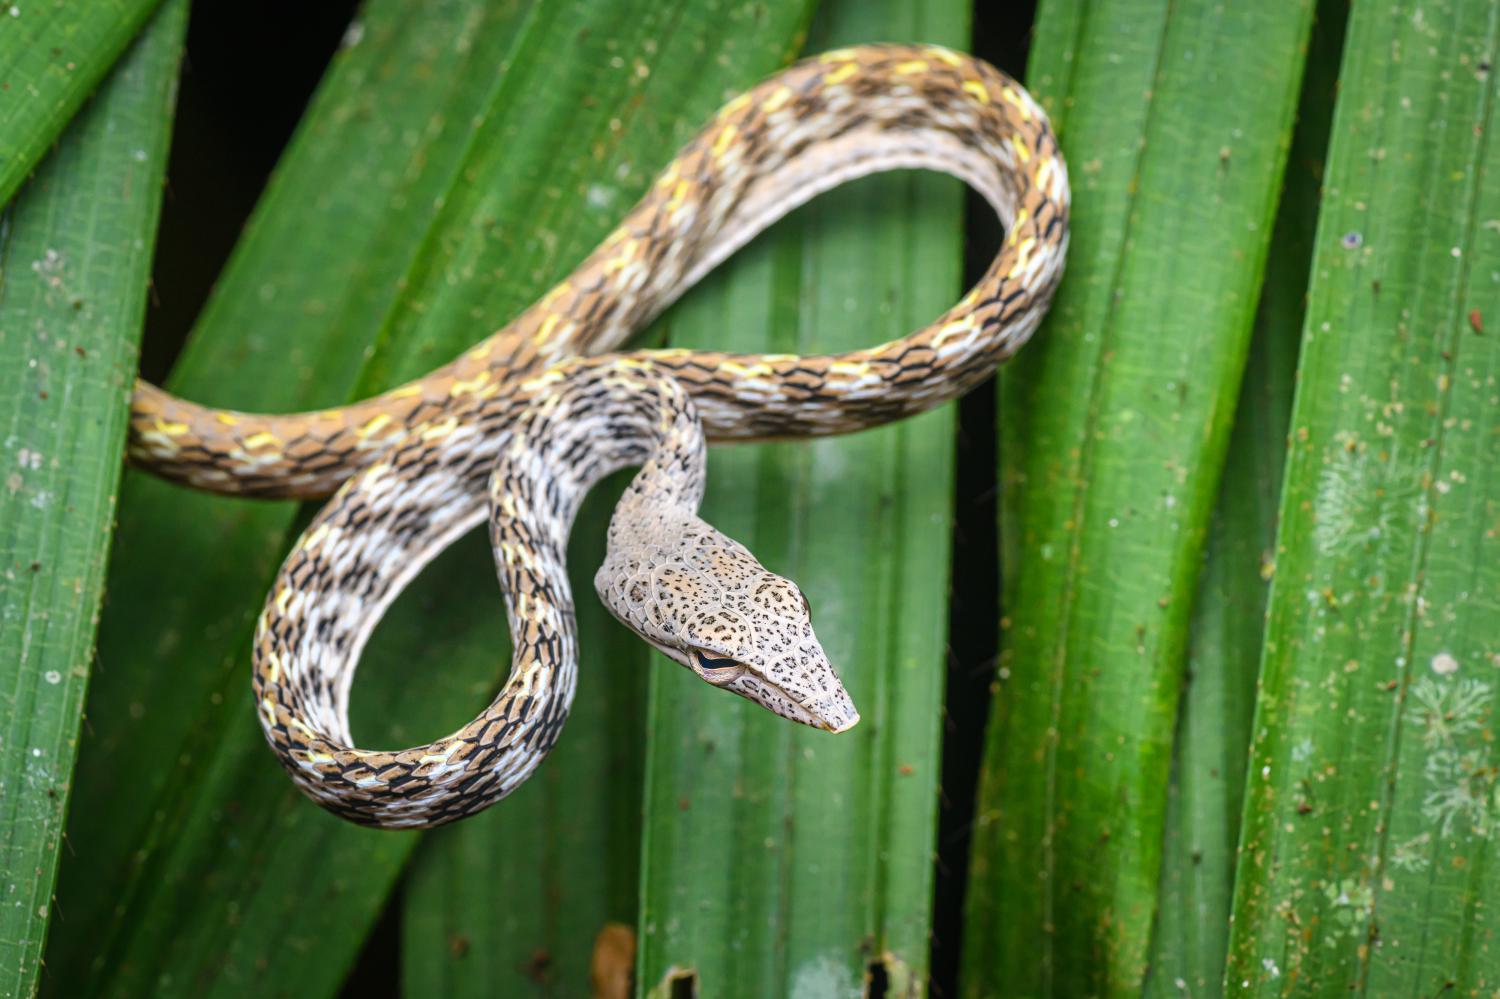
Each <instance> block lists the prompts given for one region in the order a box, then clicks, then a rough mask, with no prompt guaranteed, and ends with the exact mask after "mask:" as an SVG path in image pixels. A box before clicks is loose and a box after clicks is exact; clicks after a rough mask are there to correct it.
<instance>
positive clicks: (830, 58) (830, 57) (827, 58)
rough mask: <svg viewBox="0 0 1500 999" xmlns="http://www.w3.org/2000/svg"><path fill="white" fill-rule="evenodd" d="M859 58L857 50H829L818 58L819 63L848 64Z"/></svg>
mask: <svg viewBox="0 0 1500 999" xmlns="http://www.w3.org/2000/svg"><path fill="white" fill-rule="evenodd" d="M857 58H859V50H858V49H855V48H844V49H829V50H828V51H827V52H824V53H823V54H822V55H820V56H818V57H817V60H818V62H848V61H850V60H851V59H857Z"/></svg>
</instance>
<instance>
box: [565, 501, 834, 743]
mask: <svg viewBox="0 0 1500 999" xmlns="http://www.w3.org/2000/svg"><path fill="white" fill-rule="evenodd" d="M675 519H676V518H674V520H675ZM655 526H660V527H665V528H666V530H665V531H651V532H649V533H650V534H652V535H653V537H651V538H650V540H649V541H644V542H642V541H640V540H638V539H634V538H631V537H630V534H631V533H632V532H628V531H617V529H616V525H615V524H612V525H611V528H610V544H609V553H608V555H607V557H606V558H605V561H604V565H603V566H602V567H600V569H599V573H598V575H597V576H595V578H594V586H595V588H596V589H597V590H598V591H599V596H600V598H601V599H602V600H603V601H604V603H605V605H606V606H607V607H608V608H609V610H610V613H612V614H614V616H615V617H617V618H619V620H620V621H621V622H622V623H623V624H624V625H625V626H626V627H628V628H630V629H631V630H632V631H634V632H635V633H636V634H638V635H640V636H641V637H642V638H644V639H645V640H646V641H647V642H649V643H650V644H651V645H653V646H655V647H656V648H657V649H658V650H660V651H661V652H662V653H664V654H665V655H666V656H668V657H669V658H671V659H673V660H675V661H676V662H678V663H680V664H682V665H683V666H686V667H687V668H688V669H690V670H692V671H693V672H694V673H695V674H697V675H698V676H699V677H701V678H702V679H704V680H706V681H708V682H709V683H711V684H713V685H714V686H715V687H722V688H723V689H725V690H731V691H733V692H734V693H736V694H739V695H740V696H741V697H747V698H749V699H750V700H752V701H754V702H755V703H757V704H759V705H760V706H761V707H763V708H766V709H767V710H768V711H772V712H774V713H775V714H778V715H780V716H782V717H783V718H789V719H791V720H792V721H796V722H801V723H802V724H804V725H811V726H812V727H814V728H821V729H827V730H828V731H830V732H843V731H846V730H847V729H849V728H852V727H853V726H854V724H855V723H856V722H858V721H859V712H858V711H856V710H855V708H854V702H853V701H851V700H850V699H849V692H848V691H846V690H845V689H844V685H843V683H841V682H840V681H839V677H838V673H837V672H835V671H834V668H833V666H832V664H831V663H829V661H828V657H827V655H826V654H825V653H824V652H823V646H822V645H820V644H819V643H818V638H817V636H816V635H815V634H813V627H812V613H811V610H810V608H809V606H808V603H807V598H806V597H805V596H803V595H802V591H801V590H799V589H798V588H797V586H796V584H794V583H793V582H792V581H791V580H788V579H785V578H783V577H781V576H778V575H776V574H775V573H773V572H770V571H768V570H767V569H766V568H765V567H764V566H762V565H761V564H760V562H759V561H757V560H756V558H755V556H754V555H752V554H751V553H750V552H749V550H748V549H746V548H745V546H744V545H741V544H740V543H739V542H737V541H734V540H733V539H731V538H729V537H727V536H726V535H724V534H722V533H720V532H719V531H718V530H716V529H715V528H713V527H712V526H710V525H709V524H707V523H705V522H704V521H702V520H700V519H698V518H697V517H696V516H689V517H684V518H681V520H680V521H679V522H677V523H669V524H666V525H660V524H659V525H655Z"/></svg>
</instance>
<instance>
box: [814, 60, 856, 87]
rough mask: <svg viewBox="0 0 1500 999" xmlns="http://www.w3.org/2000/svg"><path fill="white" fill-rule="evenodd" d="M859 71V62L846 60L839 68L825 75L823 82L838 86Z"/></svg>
mask: <svg viewBox="0 0 1500 999" xmlns="http://www.w3.org/2000/svg"><path fill="white" fill-rule="evenodd" d="M858 72H859V64H858V63H853V62H846V63H844V64H843V65H842V66H840V67H839V68H838V69H836V70H834V71H833V72H831V73H829V74H828V75H827V76H825V77H823V83H824V84H825V85H827V86H830V87H836V86H838V85H839V84H840V83H843V82H844V81H845V80H848V79H850V78H851V77H853V76H854V75H855V74H856V73H858Z"/></svg>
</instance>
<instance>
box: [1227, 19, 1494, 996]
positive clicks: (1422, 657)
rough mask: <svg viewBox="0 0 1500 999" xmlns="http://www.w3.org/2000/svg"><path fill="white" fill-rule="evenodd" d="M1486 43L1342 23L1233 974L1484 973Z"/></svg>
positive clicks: (1489, 821) (1448, 980) (1490, 467)
mask: <svg viewBox="0 0 1500 999" xmlns="http://www.w3.org/2000/svg"><path fill="white" fill-rule="evenodd" d="M1497 44H1500V16H1497V12H1496V11H1495V10H1494V9H1493V8H1489V7H1486V6H1485V5H1478V4H1462V3H1446V4H1438V5H1423V6H1422V7H1421V8H1417V7H1416V6H1415V5H1400V6H1398V7H1394V8H1387V9H1374V8H1367V7H1363V6H1361V5H1355V6H1354V9H1353V15H1352V17H1351V20H1350V25H1349V42H1348V44H1347V45H1346V47H1345V59H1344V65H1343V69H1342V72H1341V75H1340V95H1339V101H1338V105H1337V108H1336V111H1335V117H1334V128H1333V138H1332V142H1331V147H1330V154H1329V166H1328V174H1327V186H1326V194H1325V197H1324V200H1323V208H1322V212H1321V214H1320V217H1319V221H1318V232H1317V246H1316V252H1315V255H1314V259H1313V280H1312V284H1311V286H1310V288H1309V294H1308V307H1307V312H1308V316H1307V323H1306V327H1305V329H1304V332H1303V343H1304V346H1303V355H1302V360H1301V363H1300V366H1299V385H1298V393H1297V398H1296V401H1295V403H1294V408H1293V417H1292V423H1293V434H1292V445H1291V451H1290V455H1289V459H1288V465H1287V475H1286V486H1285V488H1284V490H1283V494H1282V505H1281V520H1280V522H1281V526H1280V530H1279V532H1278V535H1277V560H1276V576H1275V578H1274V580H1273V581H1272V587H1271V598H1270V612H1269V618H1268V621H1267V626H1266V651H1265V656H1264V659H1263V661H1262V669H1261V695H1260V698H1259V700H1258V703H1257V713H1256V720H1255V742H1254V744H1253V747H1252V758H1251V759H1252V765H1251V781H1250V786H1249V789H1248V792H1247V797H1246V813H1245V831H1244V833H1243V836H1242V841H1241V861H1240V866H1239V871H1238V878H1237V882H1236V890H1235V910H1234V912H1235V926H1234V930H1233V935H1232V937H1231V941H1230V968H1229V972H1228V974H1227V976H1226V981H1227V982H1230V983H1232V986H1233V987H1234V988H1235V989H1237V990H1238V991H1239V992H1240V993H1241V994H1247V995H1252V994H1278V995H1279V994H1288V993H1290V994H1298V995H1314V994H1319V995H1321V994H1333V993H1334V992H1344V991H1345V990H1346V989H1350V988H1353V989H1358V990H1361V991H1362V992H1364V993H1366V994H1372V995H1382V994H1393V993H1398V994H1405V993H1421V992H1430V993H1435V992H1439V991H1444V990H1448V989H1452V990H1454V991H1455V992H1456V993H1459V994H1462V993H1466V992H1475V993H1483V992H1486V991H1492V990H1493V989H1494V988H1495V987H1496V984H1497V981H1500V980H1497V978H1496V972H1495V969H1496V967H1497V966H1500V965H1497V962H1496V960H1495V955H1496V953H1497V947H1500V943H1497V940H1496V938H1495V934H1494V931H1493V930H1492V929H1491V928H1490V927H1489V925H1488V922H1487V913H1488V912H1490V911H1491V910H1493V908H1494V906H1495V905H1496V903H1497V900H1500V895H1497V890H1500V889H1497V886H1496V883H1495V879H1494V877H1493V876H1492V874H1491V873H1489V868H1490V864H1492V862H1493V858H1494V844H1495V831H1494V829H1493V824H1494V820H1495V818H1496V816H1497V814H1500V802H1497V801H1495V799H1494V795H1495V792H1496V780H1495V772H1494V761H1493V758H1492V756H1491V753H1492V749H1491V748H1490V741H1489V736H1488V734H1486V733H1488V732H1490V731H1492V727H1493V724H1492V719H1493V718H1494V715H1495V711H1496V709H1497V706H1500V699H1497V695H1496V690H1497V688H1500V684H1497V683H1496V682H1495V680H1494V675H1495V668H1496V666H1497V665H1500V659H1496V658H1495V656H1496V654H1497V652H1500V649H1496V648H1495V646H1494V636H1495V635H1496V634H1500V618H1497V616H1496V607H1497V606H1500V604H1497V602H1496V593H1497V592H1500V574H1497V569H1496V567H1497V565H1500V545H1497V537H1496V531H1495V530H1494V524H1495V522H1496V518H1497V517H1500V479H1497V478H1496V472H1495V469H1496V467H1497V458H1500V433H1496V420H1495V413H1496V412H1497V409H1496V406H1497V402H1500V390H1497V388H1496V384H1495V375H1494V372H1495V371H1496V370H1497V365H1500V355H1497V348H1496V346H1495V340H1494V338H1493V337H1492V336H1487V335H1484V333H1481V330H1483V329H1484V318H1485V316H1487V315H1494V314H1497V311H1500V287H1497V282H1496V280H1495V277H1494V274H1495V271H1496V268H1497V261H1500V224H1497V223H1493V222H1488V221H1487V220H1494V219H1496V218H1497V217H1500V191H1497V188H1496V185H1495V184H1494V183H1492V182H1489V179H1490V178H1492V177H1493V174H1494V171H1495V169H1496V159H1495V155H1496V154H1495V151H1494V145H1493V143H1492V142H1489V141H1488V139H1487V136H1488V133H1489V131H1490V129H1491V128H1492V127H1493V125H1494V107H1495V103H1496V97H1497V92H1496V81H1495V78H1494V75H1493V74H1492V73H1490V72H1488V70H1487V68H1485V67H1487V66H1488V61H1489V60H1490V59H1491V58H1492V54H1493V52H1494V51H1495V47H1496V45H1497ZM1391 52H1399V53H1402V58H1401V59H1399V60H1396V59H1386V58H1383V55H1384V54H1386V53H1391ZM1485 332H1488V331H1487V330H1486V331H1485ZM1308 925H1316V926H1318V927H1320V928H1321V932H1320V933H1318V934H1317V935H1316V937H1315V938H1314V939H1303V938H1302V937H1301V934H1299V933H1298V932H1297V927H1300V926H1308Z"/></svg>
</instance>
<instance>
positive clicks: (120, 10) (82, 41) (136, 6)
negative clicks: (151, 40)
mask: <svg viewBox="0 0 1500 999" xmlns="http://www.w3.org/2000/svg"><path fill="white" fill-rule="evenodd" d="M158 3H159V0H102V2H99V3H93V4H90V5H89V7H88V9H87V10H84V9H83V7H82V5H77V4H75V5H65V4H50V5H46V4H36V5H35V6H33V5H32V4H29V3H27V4H22V3H13V4H8V5H7V6H6V7H5V8H3V9H0V17H4V18H5V20H4V21H3V22H0V26H3V28H4V30H3V31H0V83H3V84H4V85H5V90H6V91H7V92H8V96H7V99H6V100H4V101H0V136H3V145H0V205H5V204H6V203H7V202H9V201H10V199H11V196H12V195H14V194H15V193H16V190H17V189H18V188H19V187H20V186H21V184H22V183H24V182H25V180H26V177H27V176H28V175H29V174H30V173H31V171H32V170H33V169H35V167H36V165H37V163H38V162H40V160H41V159H42V157H43V156H45V155H46V153H47V148H48V146H50V145H51V144H52V141H53V140H54V139H56V138H57V136H58V134H59V133H60V132H62V130H63V127H64V126H65V125H67V123H68V122H69V121H70V120H71V119H72V117H73V116H74V115H75V114H76V113H77V112H78V109H79V108H80V107H82V105H83V102H84V100H85V99H87V97H88V96H89V94H90V93H91V92H92V91H93V89H94V87H95V86H96V85H97V84H98V83H99V81H100V80H101V79H103V78H104V74H105V73H107V72H108V71H109V68H110V66H112V65H113V64H114V62H115V60H116V59H117V58H118V57H119V55H120V53H121V52H123V51H125V47H126V46H127V45H129V44H130V39H131V38H133V37H134V36H135V33H136V32H137V31H138V30H140V27H141V25H143V24H144V23H145V22H146V18H147V17H149V16H150V14H151V11H152V10H153V9H155V8H156V7H157V6H158ZM7 15H8V16H7Z"/></svg>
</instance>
